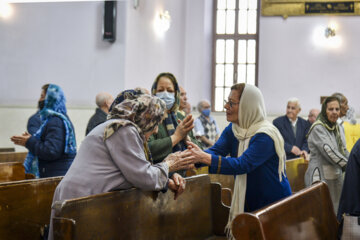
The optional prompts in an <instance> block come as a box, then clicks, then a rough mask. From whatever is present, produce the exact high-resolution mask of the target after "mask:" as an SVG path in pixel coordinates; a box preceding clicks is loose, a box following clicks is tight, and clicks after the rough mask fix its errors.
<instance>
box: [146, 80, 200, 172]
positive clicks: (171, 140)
mask: <svg viewBox="0 0 360 240" xmlns="http://www.w3.org/2000/svg"><path fill="white" fill-rule="evenodd" d="M151 93H152V94H153V95H155V96H157V97H159V98H160V99H162V100H163V101H164V102H165V103H166V108H167V112H166V113H167V114H166V116H165V119H164V121H163V122H162V123H161V124H160V125H159V130H158V133H157V134H154V135H152V136H151V137H150V139H149V141H148V143H149V148H150V152H151V155H152V158H153V161H154V163H158V162H162V161H163V160H164V159H165V158H166V156H167V155H169V154H170V153H174V152H177V151H183V150H185V149H186V147H187V146H186V143H185V142H186V141H185V140H190V141H192V142H194V143H195V144H197V145H199V146H200V143H199V142H198V141H197V140H196V139H195V137H194V136H193V134H192V131H191V130H192V129H193V127H194V119H193V117H192V115H191V114H189V115H188V116H186V117H184V116H183V115H182V114H181V113H179V112H178V110H179V104H180V89H179V85H178V83H177V80H176V78H175V76H174V75H173V74H171V73H160V74H159V75H158V76H157V77H156V79H155V82H154V84H153V86H152V88H151ZM180 174H181V175H182V176H184V175H185V171H183V172H180Z"/></svg>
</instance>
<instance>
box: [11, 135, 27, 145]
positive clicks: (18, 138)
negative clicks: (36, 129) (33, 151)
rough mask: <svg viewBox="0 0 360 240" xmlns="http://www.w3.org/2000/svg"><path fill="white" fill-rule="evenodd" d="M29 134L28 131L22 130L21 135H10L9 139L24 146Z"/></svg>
mask: <svg viewBox="0 0 360 240" xmlns="http://www.w3.org/2000/svg"><path fill="white" fill-rule="evenodd" d="M30 137H31V135H30V134H29V133H28V132H24V133H23V134H22V135H21V136H19V135H18V136H12V137H11V138H10V140H11V141H12V142H13V143H14V144H16V145H20V146H23V147H25V145H26V142H27V141H28V140H29V138H30Z"/></svg>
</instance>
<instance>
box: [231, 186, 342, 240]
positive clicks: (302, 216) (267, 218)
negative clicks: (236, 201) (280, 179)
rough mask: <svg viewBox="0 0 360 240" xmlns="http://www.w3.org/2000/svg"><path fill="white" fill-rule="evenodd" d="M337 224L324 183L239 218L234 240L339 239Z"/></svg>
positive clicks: (236, 222)
mask: <svg viewBox="0 0 360 240" xmlns="http://www.w3.org/2000/svg"><path fill="white" fill-rule="evenodd" d="M338 225H339V224H338V222H337V220H336V216H335V213H334V208H333V205H332V202H331V198H330V193H329V189H328V187H327V185H326V183H324V182H318V183H315V184H314V185H313V186H311V187H309V188H306V189H303V190H302V191H300V192H298V193H296V194H294V195H291V196H290V197H288V198H285V199H284V200H281V201H279V202H276V203H274V204H272V205H270V206H268V207H265V208H263V209H261V210H258V211H256V212H253V213H243V214H239V215H238V216H237V217H236V218H235V219H234V220H233V223H232V233H233V235H234V237H235V239H242V240H246V239H259V240H265V239H282V240H308V239H311V240H317V239H324V240H325V239H326V240H331V239H334V240H335V239H336V237H337V231H338Z"/></svg>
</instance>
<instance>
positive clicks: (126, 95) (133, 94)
mask: <svg viewBox="0 0 360 240" xmlns="http://www.w3.org/2000/svg"><path fill="white" fill-rule="evenodd" d="M141 94H146V93H145V92H143V91H142V90H141V89H138V90H133V89H129V90H125V91H122V92H121V93H119V94H118V95H117V97H116V98H115V100H114V102H113V103H112V104H111V106H110V108H109V112H111V111H112V109H113V107H115V106H116V105H118V104H119V103H122V102H123V101H124V100H125V99H135V98H137V97H138V96H140V95H141Z"/></svg>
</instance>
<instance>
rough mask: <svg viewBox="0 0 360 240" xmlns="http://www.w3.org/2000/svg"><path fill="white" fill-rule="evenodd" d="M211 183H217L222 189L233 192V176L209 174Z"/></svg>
mask: <svg viewBox="0 0 360 240" xmlns="http://www.w3.org/2000/svg"><path fill="white" fill-rule="evenodd" d="M209 176H210V180H211V182H218V183H220V184H221V187H223V188H229V189H231V192H233V191H234V180H235V179H234V176H233V175H222V174H209Z"/></svg>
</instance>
